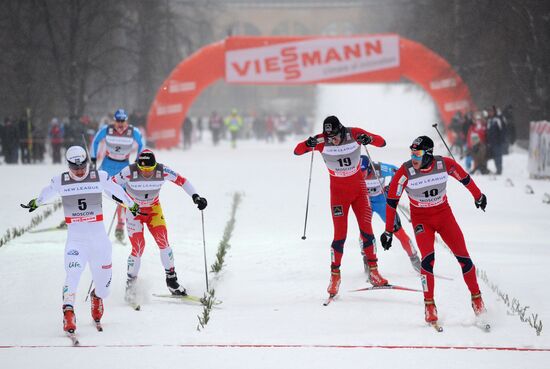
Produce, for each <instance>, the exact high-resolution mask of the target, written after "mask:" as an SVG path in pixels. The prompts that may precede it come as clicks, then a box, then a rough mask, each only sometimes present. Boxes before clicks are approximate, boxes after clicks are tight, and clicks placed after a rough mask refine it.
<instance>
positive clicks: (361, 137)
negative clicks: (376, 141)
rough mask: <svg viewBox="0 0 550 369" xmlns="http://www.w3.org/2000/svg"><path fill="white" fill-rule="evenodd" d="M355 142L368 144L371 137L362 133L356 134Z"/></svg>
mask: <svg viewBox="0 0 550 369" xmlns="http://www.w3.org/2000/svg"><path fill="white" fill-rule="evenodd" d="M357 142H359V143H360V144H361V145H368V144H370V143H371V142H372V137H371V136H369V135H366V134H364V133H362V134H360V135H359V136H357Z"/></svg>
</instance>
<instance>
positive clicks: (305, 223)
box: [302, 150, 315, 240]
mask: <svg viewBox="0 0 550 369" xmlns="http://www.w3.org/2000/svg"><path fill="white" fill-rule="evenodd" d="M314 152H315V150H311V162H310V163H309V182H308V185H307V200H306V219H305V220H304V235H303V236H302V240H305V239H306V227H307V213H308V210H309V191H310V189H311V171H312V169H313V153H314Z"/></svg>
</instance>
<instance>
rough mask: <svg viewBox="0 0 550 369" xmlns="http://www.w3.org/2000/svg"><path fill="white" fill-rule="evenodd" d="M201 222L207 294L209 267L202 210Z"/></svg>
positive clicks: (207, 289)
mask: <svg viewBox="0 0 550 369" xmlns="http://www.w3.org/2000/svg"><path fill="white" fill-rule="evenodd" d="M201 221H202V250H203V255H204V276H205V278H206V292H208V291H209V288H208V267H207V266H206V238H205V237H204V212H203V211H202V210H201Z"/></svg>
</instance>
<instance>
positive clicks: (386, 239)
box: [380, 231, 393, 250]
mask: <svg viewBox="0 0 550 369" xmlns="http://www.w3.org/2000/svg"><path fill="white" fill-rule="evenodd" d="M392 240H393V233H391V232H388V231H386V232H384V233H382V235H381V236H380V243H382V247H383V248H384V250H389V249H390V247H391V242H392Z"/></svg>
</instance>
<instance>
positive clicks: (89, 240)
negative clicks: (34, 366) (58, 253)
mask: <svg viewBox="0 0 550 369" xmlns="http://www.w3.org/2000/svg"><path fill="white" fill-rule="evenodd" d="M65 156H66V159H67V164H68V166H69V170H68V171H67V172H64V173H62V174H61V175H56V176H55V177H53V178H52V180H51V183H50V185H49V186H47V187H45V188H44V189H43V190H42V192H41V193H40V196H38V198H36V199H32V200H31V201H29V203H28V204H27V205H21V206H22V207H24V208H27V209H29V211H30V212H31V211H34V210H36V209H37V208H38V207H39V206H40V205H44V204H46V203H47V202H48V201H50V200H51V199H52V198H54V197H55V196H56V195H59V196H61V201H62V203H63V211H64V212H65V222H66V223H67V242H66V244H65V272H66V277H65V285H64V287H63V330H64V331H66V332H68V333H71V334H72V333H74V331H75V330H76V319H75V314H74V303H75V299H76V291H77V287H78V282H79V281H80V276H81V274H82V272H83V271H84V268H85V267H86V264H87V263H89V265H90V270H91V272H92V279H93V282H94V285H95V288H94V290H92V292H91V294H90V296H91V310H92V318H93V319H94V321H95V322H96V324H98V325H99V323H100V320H101V317H102V316H103V299H104V298H105V297H107V295H108V294H109V286H110V284H111V276H112V262H111V259H112V246H111V241H110V240H109V238H108V237H107V233H106V232H105V227H104V225H103V211H102V196H101V195H102V192H106V193H107V194H108V195H109V196H112V197H113V199H115V200H116V201H118V202H122V203H124V205H125V206H126V207H127V208H128V209H129V210H130V211H131V212H132V213H134V214H137V213H138V211H139V206H138V205H137V204H135V203H134V202H133V201H132V199H131V198H130V197H128V196H127V195H126V193H125V192H124V189H123V188H122V187H120V186H119V185H117V184H115V183H113V182H111V181H110V180H108V174H107V173H106V172H104V171H101V170H99V171H97V170H90V169H89V166H88V164H89V160H88V157H87V155H86V151H85V150H84V149H83V148H82V147H80V146H71V147H69V149H68V150H67V152H66V155H65Z"/></svg>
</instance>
